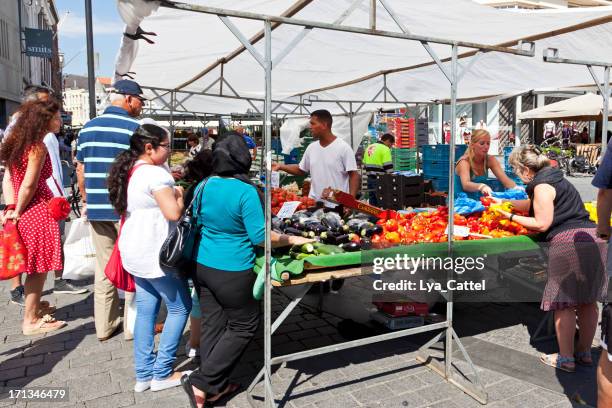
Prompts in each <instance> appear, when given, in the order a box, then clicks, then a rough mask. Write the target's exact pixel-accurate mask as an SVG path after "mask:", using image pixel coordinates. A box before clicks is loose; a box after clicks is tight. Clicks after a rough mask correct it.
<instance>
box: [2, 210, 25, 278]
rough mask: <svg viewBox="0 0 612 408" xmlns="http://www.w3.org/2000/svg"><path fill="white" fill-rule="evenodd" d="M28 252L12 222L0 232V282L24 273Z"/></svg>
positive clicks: (5, 225)
mask: <svg viewBox="0 0 612 408" xmlns="http://www.w3.org/2000/svg"><path fill="white" fill-rule="evenodd" d="M27 259H28V251H27V248H26V246H25V245H24V243H23V241H22V240H21V236H20V235H19V231H17V227H16V226H15V224H14V223H13V222H12V221H7V222H6V224H4V230H3V231H0V280H7V279H11V278H14V277H15V276H17V275H19V274H20V273H22V272H24V271H25V268H26V262H27Z"/></svg>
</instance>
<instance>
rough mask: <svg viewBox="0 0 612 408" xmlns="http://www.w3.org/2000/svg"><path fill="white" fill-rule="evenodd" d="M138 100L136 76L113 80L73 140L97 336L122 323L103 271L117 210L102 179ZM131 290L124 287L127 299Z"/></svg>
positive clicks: (128, 130) (132, 124)
mask: <svg viewBox="0 0 612 408" xmlns="http://www.w3.org/2000/svg"><path fill="white" fill-rule="evenodd" d="M143 101H144V98H143V97H142V89H141V88H140V85H138V84H137V83H136V82H134V81H130V80H127V79H123V80H119V81H117V82H115V84H114V85H113V89H112V91H111V95H110V103H111V106H109V107H108V108H106V110H105V111H104V113H103V114H102V115H100V116H98V117H97V118H94V119H91V120H90V121H89V122H87V123H86V124H85V125H84V126H83V129H82V130H81V132H80V133H79V141H78V144H77V155H76V159H77V161H78V163H77V177H78V182H79V189H80V190H81V195H82V197H83V213H84V214H87V218H88V219H89V221H90V224H91V230H92V240H93V244H94V246H95V248H96V260H97V263H96V274H95V280H94V320H95V326H96V335H97V337H98V339H99V340H100V341H105V340H107V339H109V338H110V337H112V336H113V334H115V332H116V331H117V330H118V328H119V326H120V324H121V316H120V313H119V297H118V294H117V289H116V288H115V287H114V286H113V285H112V283H111V282H110V281H109V280H108V279H107V278H106V275H105V274H104V269H105V267H106V264H107V263H108V259H109V257H110V255H111V252H112V250H113V246H114V245H115V241H116V240H117V234H118V229H119V222H118V221H119V215H118V214H117V213H116V212H115V210H114V209H113V207H112V206H111V204H110V201H109V198H108V188H107V185H106V179H107V177H108V173H109V170H110V167H111V165H112V164H113V161H114V160H115V157H117V155H119V153H121V152H122V151H124V150H127V149H129V147H130V137H131V136H132V134H133V133H134V131H135V130H136V129H137V128H138V126H139V123H138V121H137V120H136V119H134V118H136V117H138V116H139V115H140V112H141V111H142V105H143ZM132 296H133V294H132V293H126V298H125V302H126V304H127V303H128V302H130V301H131V297H132ZM124 310H125V311H127V310H128V307H127V306H126V307H125V308H124ZM124 314H125V313H124ZM126 320H127V319H125V317H124V319H123V324H124V330H123V331H124V337H125V338H126V340H131V339H132V337H133V336H132V333H129V331H128V330H127V329H126V326H125V325H126Z"/></svg>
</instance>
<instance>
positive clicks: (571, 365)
mask: <svg viewBox="0 0 612 408" xmlns="http://www.w3.org/2000/svg"><path fill="white" fill-rule="evenodd" d="M540 361H541V362H542V363H544V364H546V365H549V366H551V367H555V368H558V369H559V370H563V371H566V372H568V373H573V372H575V371H576V364H575V361H574V358H573V357H563V356H561V355H559V354H542V355H541V356H540Z"/></svg>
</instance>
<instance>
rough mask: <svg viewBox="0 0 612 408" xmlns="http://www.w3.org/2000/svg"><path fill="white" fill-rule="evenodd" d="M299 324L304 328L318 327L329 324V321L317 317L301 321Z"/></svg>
mask: <svg viewBox="0 0 612 408" xmlns="http://www.w3.org/2000/svg"><path fill="white" fill-rule="evenodd" d="M298 325H299V326H300V327H301V328H302V329H315V328H317V327H326V326H329V323H327V322H326V321H325V320H322V319H315V320H305V321H303V322H299V323H298Z"/></svg>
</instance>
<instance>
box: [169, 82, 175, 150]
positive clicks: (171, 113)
mask: <svg viewBox="0 0 612 408" xmlns="http://www.w3.org/2000/svg"><path fill="white" fill-rule="evenodd" d="M175 95H176V93H175V92H174V91H172V92H170V118H169V119H170V120H169V121H168V122H170V146H171V147H174V130H175V129H174V98H175V97H176V96H175Z"/></svg>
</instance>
